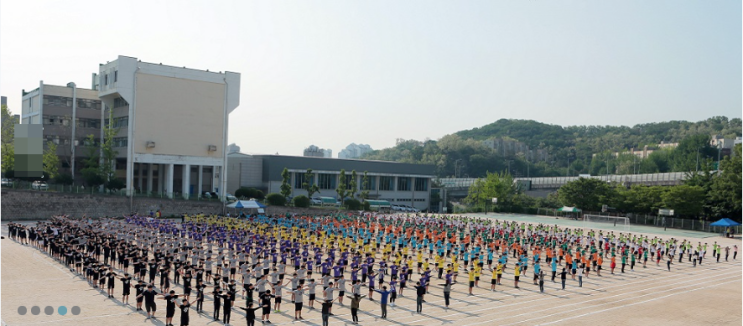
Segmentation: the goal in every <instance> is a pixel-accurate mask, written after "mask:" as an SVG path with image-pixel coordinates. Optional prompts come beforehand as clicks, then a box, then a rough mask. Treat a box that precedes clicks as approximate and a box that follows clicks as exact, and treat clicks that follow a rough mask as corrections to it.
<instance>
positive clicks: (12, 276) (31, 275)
mask: <svg viewBox="0 0 743 326" xmlns="http://www.w3.org/2000/svg"><path fill="white" fill-rule="evenodd" d="M6 233H7V227H3V234H6ZM687 239H692V238H688V237H687ZM692 240H693V241H694V242H697V241H702V242H708V243H710V244H711V243H712V242H714V241H718V243H722V244H723V245H730V246H731V247H732V245H734V244H738V246H739V247H740V246H741V241H740V240H733V239H724V238H720V237H715V238H704V239H699V240H697V239H692ZM0 244H1V246H2V254H1V255H0V258H1V264H2V267H1V271H2V274H1V275H2V283H1V286H2V288H0V289H1V290H2V304H1V308H2V319H3V322H4V323H7V325H47V324H54V325H164V322H163V321H164V316H165V315H164V313H165V311H164V310H165V309H164V308H165V302H164V301H163V302H162V303H159V304H158V308H159V310H158V313H157V317H158V318H157V319H156V320H146V318H145V317H146V315H144V314H141V313H139V312H135V311H134V309H133V308H131V307H130V306H124V305H122V304H121V302H120V301H119V299H120V293H121V288H120V285H121V283H120V282H118V284H117V289H116V294H117V298H116V299H114V300H112V299H108V298H107V297H106V295H105V294H102V293H101V292H99V291H97V290H95V289H92V288H90V287H89V286H88V284H87V282H86V281H85V280H83V279H81V278H79V277H76V276H75V275H74V274H73V273H71V272H70V271H69V270H67V269H65V268H63V267H62V266H61V265H60V264H58V263H57V262H55V261H54V260H53V259H51V258H49V257H48V256H46V255H44V254H43V253H41V252H39V251H38V250H36V249H34V248H31V247H27V246H21V245H19V244H17V243H15V242H13V241H12V240H9V239H4V240H2V242H0ZM740 261H741V257H738V260H736V261H732V254H731V261H730V262H724V257H723V262H720V263H715V262H713V261H712V260H711V259H710V257H709V255H708V257H707V259H706V260H705V261H704V265H701V266H697V267H696V268H693V267H691V264H690V263H688V262H687V261H686V259H685V260H684V262H683V263H681V264H678V263H677V264H674V265H672V271H671V272H668V271H666V269H665V263H662V264H661V266H660V267H656V266H655V264H648V268H647V269H643V268H642V267H639V268H636V269H635V271H633V272H627V273H625V274H617V275H609V273H608V271H605V272H604V274H603V275H604V276H603V277H596V276H595V274H593V273H592V274H591V275H590V277H589V278H586V279H584V282H583V283H584V284H583V287H582V288H579V287H578V284H577V281H572V280H568V287H567V289H566V290H564V291H563V290H559V283H552V282H549V281H547V282H546V284H545V288H546V289H545V293H544V294H542V293H539V291H538V287H537V286H535V285H532V284H531V283H530V282H529V281H528V280H527V281H526V282H524V281H523V280H522V282H521V283H520V286H521V289H515V288H514V287H513V275H512V272H511V270H510V269H509V270H508V271H506V273H504V275H503V276H504V279H503V281H502V283H503V285H501V286H498V287H497V288H496V291H495V292H491V291H490V282H489V281H490V280H489V278H490V275H489V273H488V274H485V275H484V280H483V281H481V283H480V288H476V289H475V291H474V292H475V295H474V296H468V295H467V288H466V285H465V284H464V283H460V284H458V285H455V286H454V292H453V293H452V298H453V300H452V304H451V306H450V308H449V309H448V310H444V309H443V301H444V300H443V296H442V291H441V286H438V282H437V280H434V282H433V285H432V286H431V288H430V293H429V294H428V295H427V296H426V300H427V303H425V304H424V308H423V314H416V313H415V294H414V292H413V291H410V289H406V292H405V294H406V295H405V296H404V297H401V298H399V299H398V306H397V307H389V308H388V310H389V313H388V319H387V320H382V319H379V318H378V316H379V305H378V302H377V301H369V300H366V299H365V300H363V302H362V306H361V312H360V313H359V318H360V323H361V324H362V325H363V324H367V325H368V324H375V325H377V324H378V325H457V326H460V325H519V324H522V325H550V324H555V325H596V324H601V325H633V324H647V325H694V324H706V325H741V323H742V322H743V319H742V318H741V314H742V311H741V297H742V291H741V288H742V287H743V283H742V279H743V277H742V274H741V271H742V268H741V263H740ZM605 265H606V266H607V267H608V263H607V264H605ZM529 274H530V273H529ZM460 280H464V279H463V278H462V279H460ZM441 283H443V282H441ZM364 291H366V288H362V292H364ZM132 292H134V291H133V290H132ZM377 298H378V295H377ZM130 301H131V302H132V303H133V302H134V300H133V299H130ZM244 304H245V302H244V300H241V299H240V298H238V301H237V302H236V305H238V306H244ZM306 305H307V303H306V298H305V306H306ZM19 306H25V307H27V309H28V310H29V312H27V313H26V314H25V315H20V314H19V313H18V307H19ZM32 306H39V307H40V309H41V313H40V314H39V315H32V314H31V312H30V311H31V307H32ZM46 306H51V307H53V308H54V313H53V314H51V315H46V314H45V313H44V308H45V307H46ZM59 306H66V308H67V309H68V313H67V314H66V315H65V316H61V315H60V314H59V313H57V309H58V307H59ZM73 306H78V307H80V310H81V313H80V314H79V315H72V314H71V313H70V312H69V310H70V309H71V308H72V307H73ZM204 306H205V308H206V310H208V312H207V315H209V316H211V310H212V307H213V305H212V302H211V301H209V299H207V302H205V304H204ZM347 306H348V301H346V307H343V306H340V305H338V304H337V303H336V305H335V307H334V313H335V314H336V315H335V316H333V317H331V319H330V324H331V325H346V324H349V325H350V324H351V323H350V319H351V316H350V312H349V309H348V308H347ZM282 308H283V310H284V312H282V313H280V314H276V313H272V314H271V321H272V322H273V324H274V325H290V324H296V325H304V324H307V325H321V324H322V321H321V318H320V313H319V312H318V311H317V310H315V311H312V310H307V309H305V310H304V312H303V316H304V317H305V321H304V322H294V321H293V311H292V310H293V306H292V305H291V304H290V303H288V302H286V300H285V302H284V304H283V305H282ZM190 316H191V324H190V325H211V326H216V325H222V324H221V323H218V322H214V321H212V320H211V318H207V317H206V316H205V315H198V314H196V313H195V311H192V312H191V313H190ZM259 318H260V317H259ZM243 323H245V318H244V315H243V314H241V313H238V312H237V311H235V312H233V314H232V324H233V325H240V324H243ZM174 324H176V325H178V324H179V318H178V316H176V318H175V319H174Z"/></svg>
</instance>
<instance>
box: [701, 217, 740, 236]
mask: <svg viewBox="0 0 743 326" xmlns="http://www.w3.org/2000/svg"><path fill="white" fill-rule="evenodd" d="M739 225H740V223H738V222H736V221H733V220H731V219H729V218H727V217H725V218H721V219H720V220H718V221H715V222H713V223H711V224H710V225H709V226H717V227H723V228H724V230H725V232H724V234H725V237H728V236H732V235H733V234H735V232H733V229H732V227H733V226H739Z"/></svg>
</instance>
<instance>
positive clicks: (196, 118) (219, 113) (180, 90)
mask: <svg viewBox="0 0 743 326" xmlns="http://www.w3.org/2000/svg"><path fill="white" fill-rule="evenodd" d="M224 88H225V85H224V84H217V83H210V82H203V81H195V80H185V79H178V78H169V77H163V76H156V75H148V74H143V73H139V74H137V90H136V91H137V100H136V101H137V103H136V109H135V110H136V112H135V114H134V117H135V119H136V122H135V124H134V126H135V129H136V132H135V133H134V141H133V142H132V143H131V144H130V145H132V146H134V152H135V153H150V154H169V155H187V156H207V157H213V158H222V156H223V153H224V150H225V148H224V144H223V143H224V141H223V139H222V135H223V132H224V101H225V98H224V96H225V90H224ZM148 141H154V142H155V148H147V147H146V143H147V142H148ZM209 145H214V146H216V151H208V146H209Z"/></svg>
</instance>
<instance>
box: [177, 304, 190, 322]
mask: <svg viewBox="0 0 743 326" xmlns="http://www.w3.org/2000/svg"><path fill="white" fill-rule="evenodd" d="M178 307H179V308H180V310H181V326H188V319H189V318H188V310H189V309H190V307H191V304H190V303H188V299H183V302H182V303H181V304H179V305H178Z"/></svg>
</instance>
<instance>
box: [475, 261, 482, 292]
mask: <svg viewBox="0 0 743 326" xmlns="http://www.w3.org/2000/svg"><path fill="white" fill-rule="evenodd" d="M481 273H482V267H480V265H479V264H478V265H475V286H476V287H480V274H481Z"/></svg>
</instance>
